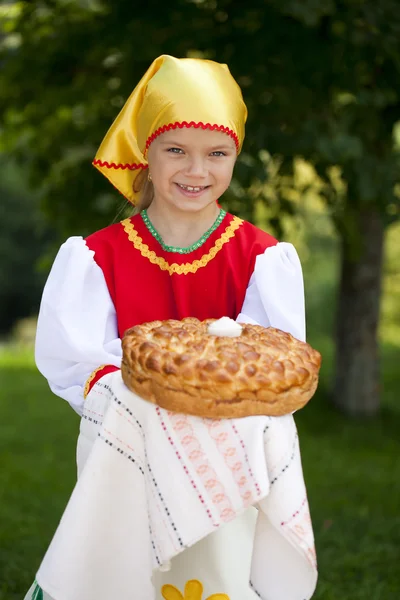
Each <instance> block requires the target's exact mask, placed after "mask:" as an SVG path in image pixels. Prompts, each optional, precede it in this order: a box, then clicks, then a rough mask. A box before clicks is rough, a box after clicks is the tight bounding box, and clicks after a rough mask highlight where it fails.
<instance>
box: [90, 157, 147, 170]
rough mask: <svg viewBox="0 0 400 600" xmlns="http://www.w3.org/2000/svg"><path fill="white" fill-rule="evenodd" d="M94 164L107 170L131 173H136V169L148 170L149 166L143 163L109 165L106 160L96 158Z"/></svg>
mask: <svg viewBox="0 0 400 600" xmlns="http://www.w3.org/2000/svg"><path fill="white" fill-rule="evenodd" d="M93 164H94V165H95V166H97V165H98V166H99V167H107V169H122V170H125V169H129V170H130V171H135V170H136V169H148V167H149V165H144V164H142V163H139V164H138V165H137V164H136V163H132V164H129V163H126V164H124V165H123V164H122V163H118V165H117V164H115V163H114V162H112V163H109V162H107V161H106V160H104V161H103V160H100V159H99V158H95V160H94V161H93Z"/></svg>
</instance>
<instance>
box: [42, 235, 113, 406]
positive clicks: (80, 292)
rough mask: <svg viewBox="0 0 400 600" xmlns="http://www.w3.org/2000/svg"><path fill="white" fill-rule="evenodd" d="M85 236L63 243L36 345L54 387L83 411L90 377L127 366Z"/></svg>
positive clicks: (107, 296)
mask: <svg viewBox="0 0 400 600" xmlns="http://www.w3.org/2000/svg"><path fill="white" fill-rule="evenodd" d="M93 256H94V253H93V251H92V250H89V248H88V247H87V245H86V243H85V241H84V240H83V239H82V238H81V237H72V238H69V239H68V240H67V241H66V242H65V243H64V244H63V245H62V246H61V248H60V250H59V252H58V254H57V257H56V259H55V261H54V264H53V266H52V269H51V271H50V274H49V277H48V280H47V282H46V285H45V287H44V291H43V297H42V301H41V305H40V311H39V318H38V326H37V333H36V344H35V359H36V364H37V367H38V369H39V371H40V372H41V373H42V374H43V375H44V377H46V379H47V380H48V382H49V385H50V388H51V390H52V391H53V392H54V393H55V394H57V395H58V396H61V398H64V399H65V400H67V401H68V402H69V403H70V404H71V406H72V407H73V408H74V409H75V410H76V411H77V412H78V414H82V406H83V402H84V388H85V384H86V382H87V380H88V378H89V376H90V375H91V374H92V373H93V371H95V370H96V369H98V368H99V367H100V366H103V365H111V366H114V367H120V366H121V357H122V350H121V340H120V338H119V336H118V328H117V318H116V313H115V308H114V304H113V302H112V299H111V297H110V294H109V291H108V288H107V284H106V282H105V278H104V275H103V272H102V270H101V269H100V267H99V266H98V265H97V264H96V262H95V261H94V258H93Z"/></svg>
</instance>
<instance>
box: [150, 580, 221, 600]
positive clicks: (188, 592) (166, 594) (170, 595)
mask: <svg viewBox="0 0 400 600" xmlns="http://www.w3.org/2000/svg"><path fill="white" fill-rule="evenodd" d="M161 593H162V595H163V598H164V599H165V600H202V598H203V586H202V584H201V583H200V581H197V579H192V580H191V581H188V582H187V583H186V585H185V592H184V595H183V596H182V594H181V592H180V591H179V590H178V589H177V588H176V587H175V586H174V585H169V584H167V585H163V587H162V589H161ZM205 600H229V596H227V595H226V594H212V595H211V596H209V597H208V598H206V599H205Z"/></svg>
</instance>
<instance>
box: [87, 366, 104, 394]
mask: <svg viewBox="0 0 400 600" xmlns="http://www.w3.org/2000/svg"><path fill="white" fill-rule="evenodd" d="M106 366H107V365H101V367H98V368H97V369H95V370H94V371H92V372H91V373H90V375H89V377H88V378H87V380H86V383H85V387H84V388H83V397H84V398H86V396H87V395H88V393H89V388H90V384H91V383H92V381H93V379H94V378H95V377H96V375H97V373H98V372H99V371H101V370H102V369H104V367H106Z"/></svg>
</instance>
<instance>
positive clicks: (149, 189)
mask: <svg viewBox="0 0 400 600" xmlns="http://www.w3.org/2000/svg"><path fill="white" fill-rule="evenodd" d="M132 189H133V193H134V194H139V200H138V202H137V204H136V205H135V209H134V211H133V214H134V215H137V214H138V213H140V212H141V211H142V210H144V209H145V208H149V206H150V204H151V203H152V201H153V198H154V186H153V183H152V182H151V181H149V179H148V169H143V170H142V172H141V173H140V174H139V175H138V176H137V177H136V179H135V181H134V182H133V186H132Z"/></svg>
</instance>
